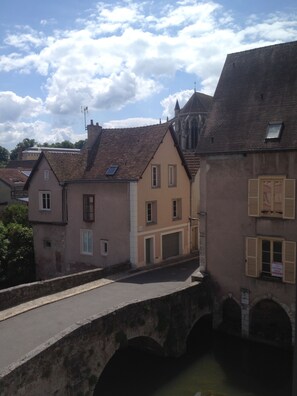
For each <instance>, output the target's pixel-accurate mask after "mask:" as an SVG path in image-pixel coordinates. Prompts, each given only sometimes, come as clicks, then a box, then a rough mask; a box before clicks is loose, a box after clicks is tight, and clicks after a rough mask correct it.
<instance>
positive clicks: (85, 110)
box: [80, 106, 88, 130]
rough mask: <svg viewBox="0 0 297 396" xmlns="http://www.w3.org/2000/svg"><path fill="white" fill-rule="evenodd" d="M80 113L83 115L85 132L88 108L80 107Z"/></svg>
mask: <svg viewBox="0 0 297 396" xmlns="http://www.w3.org/2000/svg"><path fill="white" fill-rule="evenodd" d="M80 111H81V112H82V113H84V123H85V130H87V113H88V106H81V107H80Z"/></svg>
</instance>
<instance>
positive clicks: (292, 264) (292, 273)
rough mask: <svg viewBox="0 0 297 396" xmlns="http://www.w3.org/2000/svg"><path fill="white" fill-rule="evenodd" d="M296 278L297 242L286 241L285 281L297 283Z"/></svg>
mask: <svg viewBox="0 0 297 396" xmlns="http://www.w3.org/2000/svg"><path fill="white" fill-rule="evenodd" d="M295 277H296V242H289V241H284V273H283V281H284V282H287V283H295Z"/></svg>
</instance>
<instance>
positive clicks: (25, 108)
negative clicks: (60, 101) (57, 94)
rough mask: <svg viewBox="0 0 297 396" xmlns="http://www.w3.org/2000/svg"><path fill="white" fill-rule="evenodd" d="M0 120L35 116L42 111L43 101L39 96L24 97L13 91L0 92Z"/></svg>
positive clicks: (15, 119)
mask: <svg viewBox="0 0 297 396" xmlns="http://www.w3.org/2000/svg"><path fill="white" fill-rule="evenodd" d="M0 108H1V112H0V122H4V121H17V120H19V119H20V118H31V117H37V116H38V115H40V114H41V113H42V112H43V103H42V100H41V99H40V98H37V99H33V98H31V97H29V96H26V97H24V98H22V97H20V96H17V95H16V94H15V93H14V92H10V91H6V92H0Z"/></svg>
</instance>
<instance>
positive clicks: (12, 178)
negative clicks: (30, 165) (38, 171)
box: [0, 168, 28, 187]
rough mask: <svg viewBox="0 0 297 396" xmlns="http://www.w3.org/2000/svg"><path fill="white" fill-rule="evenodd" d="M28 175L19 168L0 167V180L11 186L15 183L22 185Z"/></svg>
mask: <svg viewBox="0 0 297 396" xmlns="http://www.w3.org/2000/svg"><path fill="white" fill-rule="evenodd" d="M27 179H28V177H27V176H26V175H24V174H23V173H22V172H21V171H20V170H19V169H13V168H12V169H10V168H0V180H2V181H3V182H4V183H6V184H7V185H9V186H10V187H13V186H15V185H24V184H25V183H26V181H27Z"/></svg>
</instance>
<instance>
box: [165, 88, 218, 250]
mask: <svg viewBox="0 0 297 396" xmlns="http://www.w3.org/2000/svg"><path fill="white" fill-rule="evenodd" d="M212 100H213V98H212V96H209V95H205V94H203V93H201V92H196V90H194V93H193V95H192V96H191V97H190V99H189V100H188V101H187V103H186V104H185V105H184V107H183V108H182V109H180V106H179V103H178V100H177V101H176V105H175V109H174V113H175V117H174V118H173V120H172V122H173V125H174V130H175V133H176V136H177V140H178V142H179V145H180V147H181V149H182V152H183V155H184V157H185V159H186V162H187V164H188V167H189V169H190V172H191V176H192V178H191V216H190V222H191V251H198V250H199V247H200V239H199V235H200V234H199V211H200V193H199V189H200V187H199V185H200V160H199V157H198V155H197V153H196V150H197V144H199V143H198V142H199V138H200V135H201V131H202V128H203V127H204V124H205V121H206V119H207V116H208V114H209V111H210V109H211V105H212Z"/></svg>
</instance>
